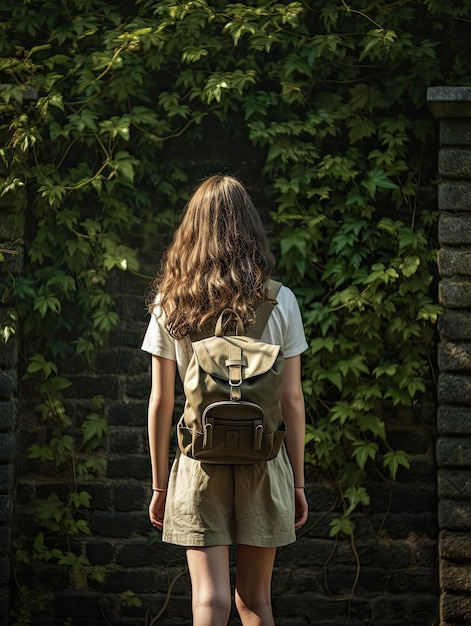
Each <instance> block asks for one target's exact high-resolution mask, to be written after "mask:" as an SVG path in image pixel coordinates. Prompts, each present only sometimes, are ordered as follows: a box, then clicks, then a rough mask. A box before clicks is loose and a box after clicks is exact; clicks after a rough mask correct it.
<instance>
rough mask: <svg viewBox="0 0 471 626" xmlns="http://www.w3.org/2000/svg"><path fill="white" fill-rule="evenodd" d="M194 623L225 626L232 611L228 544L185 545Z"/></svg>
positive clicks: (194, 624)
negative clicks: (208, 545) (197, 546)
mask: <svg viewBox="0 0 471 626" xmlns="http://www.w3.org/2000/svg"><path fill="white" fill-rule="evenodd" d="M186 559H187V562H188V569H189V570H190V578H191V591H192V608H193V626H225V624H227V621H228V619H229V614H230V612H231V583H230V577H229V546H211V547H208V548H187V550H186Z"/></svg>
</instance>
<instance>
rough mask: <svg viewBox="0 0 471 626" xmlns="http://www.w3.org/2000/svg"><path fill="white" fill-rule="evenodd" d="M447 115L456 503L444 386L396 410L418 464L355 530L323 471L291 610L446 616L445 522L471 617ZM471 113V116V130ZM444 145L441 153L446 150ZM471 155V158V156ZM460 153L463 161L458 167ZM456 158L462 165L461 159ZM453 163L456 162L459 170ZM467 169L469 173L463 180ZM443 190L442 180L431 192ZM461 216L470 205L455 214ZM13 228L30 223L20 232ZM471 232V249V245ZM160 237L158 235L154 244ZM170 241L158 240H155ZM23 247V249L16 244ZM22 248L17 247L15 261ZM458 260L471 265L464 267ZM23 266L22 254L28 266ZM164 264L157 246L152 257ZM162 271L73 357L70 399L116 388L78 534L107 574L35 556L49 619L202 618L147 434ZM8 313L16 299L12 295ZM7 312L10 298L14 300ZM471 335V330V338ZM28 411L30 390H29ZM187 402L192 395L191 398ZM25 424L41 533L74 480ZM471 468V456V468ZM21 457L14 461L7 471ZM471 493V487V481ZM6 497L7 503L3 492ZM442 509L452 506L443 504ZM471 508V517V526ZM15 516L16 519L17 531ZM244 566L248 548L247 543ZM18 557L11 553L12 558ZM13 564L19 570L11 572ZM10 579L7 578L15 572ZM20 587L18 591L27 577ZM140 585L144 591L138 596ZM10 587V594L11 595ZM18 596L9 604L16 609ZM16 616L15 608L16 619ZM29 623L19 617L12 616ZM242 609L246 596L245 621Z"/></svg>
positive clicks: (462, 294)
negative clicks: (164, 535) (158, 499)
mask: <svg viewBox="0 0 471 626" xmlns="http://www.w3.org/2000/svg"><path fill="white" fill-rule="evenodd" d="M461 123H462V124H464V126H463V125H461V126H459V130H458V131H457V128H456V123H455V121H445V120H444V121H443V122H442V124H441V129H442V130H441V133H442V135H441V137H442V143H443V152H442V153H441V155H440V168H441V175H442V176H443V177H445V176H447V178H448V179H449V180H445V181H444V182H443V183H442V184H441V186H440V199H439V202H440V209H441V210H442V218H441V222H440V241H441V244H442V246H443V250H442V252H441V256H440V272H441V276H442V282H441V287H440V289H441V291H440V298H441V301H442V303H443V304H444V306H445V314H444V315H443V318H442V320H441V323H440V337H441V342H442V343H441V346H440V367H441V370H442V375H441V378H440V382H439V397H440V402H441V407H440V412H439V428H440V439H439V441H438V447H437V458H438V462H439V465H440V472H439V489H440V498H441V499H440V505H439V507H438V503H437V492H436V478H437V467H436V456H435V450H436V447H435V444H436V415H435V407H434V405H433V402H424V403H423V404H421V405H417V406H415V407H414V410H410V411H400V412H399V411H396V412H394V413H392V414H391V415H389V416H385V419H386V421H387V427H388V430H389V433H390V436H389V441H390V443H391V445H392V446H393V447H394V448H395V449H405V450H407V452H408V454H409V458H410V460H411V469H410V470H408V471H406V470H404V469H400V470H399V472H398V477H397V480H396V481H389V480H387V479H386V478H381V477H378V478H377V479H375V480H372V481H371V483H370V484H369V485H368V489H369V493H370V495H371V505H370V506H369V507H367V508H365V509H364V510H359V511H358V512H357V513H356V514H355V523H356V532H355V540H354V541H353V540H350V539H349V538H343V539H341V540H336V539H335V538H332V537H330V527H329V522H330V521H331V520H332V518H333V517H335V516H338V515H339V514H341V512H342V507H341V503H340V502H339V500H338V495H337V490H336V488H335V486H334V485H332V484H331V483H330V482H329V481H328V479H327V477H326V476H324V475H322V474H320V473H319V472H317V471H314V470H311V471H310V472H309V473H308V481H307V485H308V489H307V493H308V499H309V503H310V517H309V522H308V524H307V525H306V527H305V528H304V529H303V530H302V532H301V533H300V537H299V539H298V541H297V543H296V544H294V545H292V546H288V547H286V548H283V549H281V550H279V552H278V555H277V560H276V564H275V570H274V579H273V597H274V611H275V616H276V620H277V623H278V624H280V625H281V624H282V625H283V626H311V625H312V624H316V626H347V625H348V626H359V625H360V624H361V625H365V624H371V625H374V626H404V625H405V624H407V625H408V626H437V625H438V624H439V619H440V618H439V602H438V599H439V595H440V591H439V583H438V568H437V542H438V522H440V548H439V549H440V557H441V562H440V577H441V578H440V584H441V587H442V596H441V613H442V617H441V619H442V622H441V623H440V626H455V624H456V625H458V624H469V623H471V609H470V606H469V598H470V595H469V593H468V592H469V575H468V574H467V569H466V568H467V567H469V559H471V545H470V540H469V537H468V535H467V534H466V531H467V530H469V500H468V499H467V492H469V484H470V481H469V476H468V473H469V468H470V464H471V460H470V459H471V457H470V454H471V453H470V446H469V444H468V443H467V442H468V441H469V432H470V427H469V423H471V422H470V418H471V406H470V404H469V403H470V402H471V376H469V373H470V372H471V367H470V366H469V363H470V362H471V361H470V355H471V348H470V346H471V321H470V319H471V317H470V316H469V310H468V309H469V308H470V307H471V289H470V287H471V262H470V258H471V244H470V243H469V242H470V241H471V239H469V238H467V235H466V232H470V230H471V224H470V223H468V221H467V220H468V219H469V217H468V216H467V215H466V211H467V210H469V209H470V208H471V207H470V202H471V200H470V190H469V187H468V185H471V179H470V181H469V182H468V183H466V181H465V180H464V177H465V176H467V175H466V174H465V173H463V172H466V171H468V170H467V169H466V168H467V167H469V163H468V162H467V160H466V158H465V157H467V156H468V154H469V153H467V152H466V149H465V148H464V146H463V145H461V147H457V146H458V145H459V141H461V142H462V141H463V138H464V137H466V136H468V137H469V126H466V124H467V123H468V122H467V121H466V119H465V118H464V119H462V120H461ZM466 129H467V130H466ZM430 158H435V157H434V156H431V157H430ZM467 163H468V164H467ZM458 166H459V168H460V169H458ZM447 168H448V169H447ZM445 172H448V174H445ZM456 172H460V174H459V176H460V178H459V179H458V180H455V176H456ZM423 197H424V198H427V200H426V201H428V198H429V194H427V193H424V194H423ZM455 220H461V221H458V222H457V221H455ZM9 237H10V240H12V239H15V238H16V237H18V233H17V234H11V236H9ZM467 246H468V247H469V250H470V253H469V254H468V252H467ZM143 247H144V249H145V250H147V251H148V250H149V249H150V244H149V242H146V243H145V245H144V246H143ZM152 252H153V253H155V252H156V251H155V250H154V251H152ZM15 258H16V259H20V258H21V257H19V256H18V257H15ZM15 262H17V261H15ZM458 266H459V268H460V269H458ZM20 269H21V268H20V266H18V267H17V270H18V271H19V270H20ZM142 271H143V273H144V274H148V275H152V274H153V272H154V271H155V264H154V261H153V260H152V254H151V255H149V256H148V257H147V260H144V267H143V268H142ZM146 288H147V281H146V280H143V279H139V278H136V277H133V276H131V275H124V274H122V273H120V274H119V275H118V274H117V276H116V279H115V282H114V285H113V295H114V297H115V298H116V299H117V301H118V302H119V305H120V307H119V308H120V314H121V318H122V326H121V328H120V330H119V332H118V333H116V334H115V335H114V337H113V339H112V341H111V343H110V345H109V346H108V347H107V348H106V350H104V351H103V353H102V354H101V357H100V360H99V362H98V364H97V369H96V371H95V372H90V371H84V370H81V369H74V368H71V369H70V371H69V372H67V376H68V378H70V379H71V380H72V381H73V385H72V387H71V388H70V389H69V390H67V398H66V400H65V402H66V406H67V411H68V414H69V415H70V416H71V417H72V418H73V420H74V427H76V428H79V427H80V424H81V421H82V419H83V417H84V416H85V415H86V414H87V413H88V412H89V411H90V409H91V400H92V397H93V396H95V395H102V396H104V397H105V399H106V415H107V417H108V420H109V424H110V433H109V437H108V440H107V444H106V446H107V447H106V457H107V460H108V469H107V475H106V477H105V478H104V479H102V480H100V481H96V482H93V483H90V484H86V485H84V486H83V487H84V488H85V489H86V490H87V491H89V492H90V494H91V496H92V502H91V508H90V511H89V512H88V514H87V515H88V520H89V522H90V526H91V534H90V536H88V537H84V538H83V539H81V540H80V542H79V541H77V542H74V544H73V546H72V547H73V548H74V550H75V551H81V552H82V554H83V555H84V556H86V557H87V558H88V559H89V560H90V562H91V563H92V565H99V566H103V567H104V568H105V569H106V571H107V574H106V577H105V580H104V582H103V583H91V584H90V585H89V586H87V587H85V588H82V589H80V590H73V586H72V585H71V584H70V581H69V580H67V579H64V578H61V575H60V573H59V572H58V570H57V568H53V567H51V566H50V565H48V564H47V563H39V562H36V563H33V564H32V566H31V568H30V570H29V571H26V573H23V577H22V580H21V582H22V583H24V584H27V585H28V586H30V587H31V588H32V589H34V590H35V591H37V590H38V589H39V590H42V591H44V590H52V589H53V590H54V595H53V598H52V601H51V602H50V603H46V605H45V607H46V608H45V609H44V610H43V611H42V612H41V613H40V615H39V616H38V617H36V618H35V620H34V624H35V626H63V625H64V623H66V619H67V618H68V617H70V618H72V619H73V623H74V626H105V625H106V626H125V625H129V626H131V625H132V626H153V625H154V624H156V625H157V624H158V625H159V626H179V625H188V624H190V622H191V597H190V583H189V578H188V574H187V570H186V565H185V558H184V551H183V549H181V548H178V547H174V546H169V545H166V544H163V543H161V541H160V535H159V533H158V532H157V531H156V530H154V529H152V528H151V526H150V523H149V520H148V516H147V504H148V501H149V497H150V482H149V479H150V467H149V459H148V449H147V436H146V407H147V398H148V394H149V388H150V357H149V355H146V354H144V353H141V352H140V350H139V346H140V342H141V340H142V336H143V334H144V331H145V328H146V324H147V316H146V310H145V302H144V294H145V291H146ZM4 313H5V311H4ZM5 314H6V313H5ZM468 344H469V345H468ZM16 360H17V356H16V352H15V350H14V349H11V352H8V353H4V355H3V356H2V363H1V365H2V367H4V368H5V370H10V372H11V375H10V374H9V373H8V372H6V371H5V374H6V375H4V376H3V378H2V380H3V381H5V384H3V385H0V394H1V396H0V442H1V443H0V464H1V463H4V465H0V472H1V474H0V476H1V481H0V489H1V492H0V503H1V507H0V524H3V526H2V528H1V531H2V535H1V540H0V593H3V592H4V593H3V595H1V596H0V607H4V608H5V611H6V607H7V604H8V597H7V595H6V594H7V589H6V585H5V581H6V579H7V574H8V554H9V548H10V532H9V519H10V517H9V516H10V513H9V512H8V506H10V505H11V499H10V494H11V490H12V485H13V471H12V452H13V437H12V434H11V433H12V430H13V419H14V415H15V406H16V404H15V400H14V398H15V393H16V383H15V380H16V367H17V363H16ZM19 412H20V415H26V414H27V412H28V407H27V406H22V405H20V409H19ZM177 413H178V410H177ZM24 424H26V427H25V426H24V425H23V426H22V427H20V428H19V431H18V437H17V442H18V452H17V460H18V466H19V472H18V474H19V475H18V480H17V489H16V510H15V532H16V533H18V534H20V533H23V534H25V535H26V536H28V537H31V538H32V537H34V536H35V534H36V533H37V532H38V530H39V526H38V524H37V520H36V519H34V516H31V513H30V511H29V510H28V505H29V503H30V502H31V499H32V498H34V497H43V498H44V497H47V496H48V495H49V494H50V493H52V492H54V491H58V492H61V490H62V489H63V487H64V485H63V483H62V477H61V476H60V475H57V474H54V472H49V471H48V470H47V468H44V467H43V466H40V465H39V464H38V463H34V462H31V461H29V460H27V459H26V454H25V451H26V449H27V446H28V442H29V441H28V437H29V436H30V434H29V430H28V427H27V420H25V421H24ZM466 468H468V469H466ZM4 470H5V471H4ZM468 496H469V494H468ZM3 504H5V506H3ZM437 510H438V511H439V513H437ZM467 524H468V526H467ZM4 531H5V532H4ZM231 560H232V566H233V571H234V566H235V554H234V553H232V554H231ZM3 561H4V564H5V566H6V569H5V568H3V567H2V565H3ZM2 576H3V578H2ZM1 585H3V587H1ZM12 593H13V596H14V600H13V602H12V605H13V607H14V606H15V598H16V596H17V595H18V591H17V588H16V586H15V583H14V582H13V581H12ZM135 599H138V600H139V601H140V603H141V604H140V605H139V606H136V605H135V602H134V601H135ZM1 602H3V604H1ZM5 611H4V615H5ZM4 623H5V624H6V623H8V622H7V621H4ZM11 623H13V622H11ZM238 623H239V621H238V619H237V616H236V614H235V612H233V615H232V617H231V621H230V624H231V626H235V624H238Z"/></svg>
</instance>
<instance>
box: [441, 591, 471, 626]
mask: <svg viewBox="0 0 471 626" xmlns="http://www.w3.org/2000/svg"><path fill="white" fill-rule="evenodd" d="M440 614H441V616H442V620H441V621H440V626H451V625H452V626H458V625H460V626H469V624H470V622H471V596H469V595H465V594H457V593H442V595H441V597H440Z"/></svg>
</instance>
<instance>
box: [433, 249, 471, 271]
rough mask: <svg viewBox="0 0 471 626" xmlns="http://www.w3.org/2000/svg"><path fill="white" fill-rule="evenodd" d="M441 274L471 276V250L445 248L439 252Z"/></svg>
mask: <svg viewBox="0 0 471 626" xmlns="http://www.w3.org/2000/svg"><path fill="white" fill-rule="evenodd" d="M438 271H439V272H440V276H443V277H445V276H447V277H448V276H471V250H457V249H454V248H444V249H442V250H440V252H439V254H438Z"/></svg>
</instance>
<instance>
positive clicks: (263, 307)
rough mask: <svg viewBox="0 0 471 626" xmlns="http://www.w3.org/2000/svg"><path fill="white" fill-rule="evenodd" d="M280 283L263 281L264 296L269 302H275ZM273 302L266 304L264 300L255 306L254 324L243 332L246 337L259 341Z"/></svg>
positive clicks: (269, 280) (270, 280)
mask: <svg viewBox="0 0 471 626" xmlns="http://www.w3.org/2000/svg"><path fill="white" fill-rule="evenodd" d="M282 286H283V284H282V283H280V282H278V281H277V280H272V279H271V278H269V279H268V280H267V281H265V295H266V296H267V298H270V300H276V296H277V295H278V292H279V291H280V289H281V287H282ZM274 306H275V305H274V303H273V302H267V301H266V300H262V301H261V302H260V303H259V304H257V313H256V317H255V322H254V323H253V324H252V326H250V327H249V328H248V329H247V331H246V332H245V335H246V337H252V339H260V337H261V336H262V333H263V331H264V330H265V326H266V325H267V322H268V318H269V317H270V315H271V312H272V311H273V307H274Z"/></svg>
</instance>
